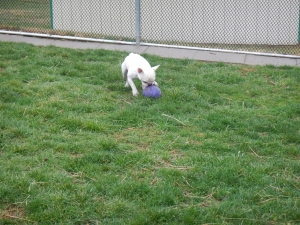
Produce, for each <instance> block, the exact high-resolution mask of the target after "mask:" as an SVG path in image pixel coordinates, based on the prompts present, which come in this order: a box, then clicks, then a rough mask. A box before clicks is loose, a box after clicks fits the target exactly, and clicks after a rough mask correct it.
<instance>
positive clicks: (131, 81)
mask: <svg viewBox="0 0 300 225" xmlns="http://www.w3.org/2000/svg"><path fill="white" fill-rule="evenodd" d="M127 83H128V84H129V85H130V87H131V89H132V95H133V96H137V95H138V94H139V92H138V90H137V89H136V86H135V84H134V83H133V80H132V79H131V78H129V77H127Z"/></svg>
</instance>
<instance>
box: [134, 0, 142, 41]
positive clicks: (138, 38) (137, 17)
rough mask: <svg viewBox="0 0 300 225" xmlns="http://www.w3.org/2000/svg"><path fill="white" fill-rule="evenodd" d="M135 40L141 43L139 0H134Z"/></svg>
mask: <svg viewBox="0 0 300 225" xmlns="http://www.w3.org/2000/svg"><path fill="white" fill-rule="evenodd" d="M135 36H136V37H135V42H136V45H140V43H141V1H140V0H135Z"/></svg>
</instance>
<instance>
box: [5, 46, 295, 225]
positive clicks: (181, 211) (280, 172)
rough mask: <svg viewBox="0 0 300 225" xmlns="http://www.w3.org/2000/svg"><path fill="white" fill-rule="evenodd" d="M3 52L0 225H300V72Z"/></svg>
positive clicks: (98, 54) (65, 52)
mask: <svg viewBox="0 0 300 225" xmlns="http://www.w3.org/2000/svg"><path fill="white" fill-rule="evenodd" d="M0 49H1V51H0V183H1V185H0V224H108V225H110V224H149V225H152V224H297V223H298V224H299V223H300V68H297V67H287V66H284V67H274V66H256V67H252V66H245V65H232V64H225V63H204V62H199V61H194V60H177V59H167V58H160V57H157V56H150V55H145V57H146V58H147V59H148V61H149V62H150V64H151V65H153V66H154V65H157V64H160V65H161V66H160V68H159V69H158V70H157V82H158V83H159V85H160V88H161V90H162V93H163V97H162V98H160V99H157V100H152V99H147V98H144V97H143V96H142V95H139V96H138V97H136V98H134V97H132V96H131V90H130V89H129V88H125V87H124V84H125V82H124V81H123V79H122V76H121V71H120V64H121V62H122V60H123V59H124V57H125V56H126V55H127V53H125V52H117V51H105V50H74V49H65V48H58V47H53V46H50V47H37V46H33V45H29V44H22V43H19V44H17V43H7V42H0ZM136 85H137V87H138V89H139V90H140V89H141V84H140V82H137V81H136Z"/></svg>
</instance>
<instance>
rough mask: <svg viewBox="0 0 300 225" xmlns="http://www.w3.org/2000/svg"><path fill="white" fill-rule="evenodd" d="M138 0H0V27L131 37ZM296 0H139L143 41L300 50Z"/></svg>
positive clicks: (298, 0)
mask: <svg viewBox="0 0 300 225" xmlns="http://www.w3.org/2000/svg"><path fill="white" fill-rule="evenodd" d="M136 2H137V0H136V1H135V0H0V30H9V31H23V32H32V33H43V34H57V35H63V36H76V37H86V38H96V39H106V40H116V41H127V42H135V41H136V40H137V34H136V31H137V30H136V29H137V26H136V13H137V12H136V11H137V10H136ZM299 8H300V0H247V1H242V0H164V1H161V0H140V12H139V17H140V30H139V35H140V37H139V40H140V41H141V42H144V43H154V44H165V45H176V46H188V47H199V48H210V49H224V50H237V51H252V52H265V53H276V54H289V55H299V56H300V44H299V42H300V31H299V24H300V17H299Z"/></svg>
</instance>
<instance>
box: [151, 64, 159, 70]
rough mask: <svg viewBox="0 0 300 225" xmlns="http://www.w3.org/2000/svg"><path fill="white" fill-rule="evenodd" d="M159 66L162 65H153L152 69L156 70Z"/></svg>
mask: <svg viewBox="0 0 300 225" xmlns="http://www.w3.org/2000/svg"><path fill="white" fill-rule="evenodd" d="M159 66H160V65H157V66H154V67H152V69H153V70H154V71H156V70H157V68H158V67H159Z"/></svg>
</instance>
